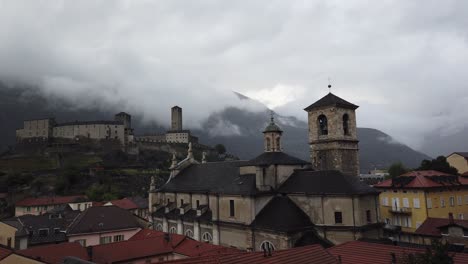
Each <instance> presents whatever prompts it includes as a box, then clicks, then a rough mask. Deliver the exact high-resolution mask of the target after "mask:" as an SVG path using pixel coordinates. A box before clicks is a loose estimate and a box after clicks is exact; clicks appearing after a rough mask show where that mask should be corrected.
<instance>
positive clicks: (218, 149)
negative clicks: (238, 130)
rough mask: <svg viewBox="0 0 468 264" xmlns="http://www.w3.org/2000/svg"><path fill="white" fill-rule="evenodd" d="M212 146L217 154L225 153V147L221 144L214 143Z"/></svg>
mask: <svg viewBox="0 0 468 264" xmlns="http://www.w3.org/2000/svg"><path fill="white" fill-rule="evenodd" d="M214 148H215V150H216V152H218V154H220V155H222V154H226V147H225V146H224V145H223V144H216V146H215V147H214Z"/></svg>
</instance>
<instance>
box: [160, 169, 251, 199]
mask: <svg viewBox="0 0 468 264" xmlns="http://www.w3.org/2000/svg"><path fill="white" fill-rule="evenodd" d="M243 163H245V161H223V162H208V163H202V164H192V165H190V166H188V167H187V168H185V169H183V170H182V171H181V172H179V174H177V175H176V176H175V177H174V178H172V179H171V180H170V181H169V182H168V183H166V184H165V185H164V186H163V187H161V189H160V191H164V192H193V193H195V192H196V193H207V192H210V193H222V194H238V195H251V194H255V193H256V187H255V177H254V176H253V175H239V166H240V165H241V164H243Z"/></svg>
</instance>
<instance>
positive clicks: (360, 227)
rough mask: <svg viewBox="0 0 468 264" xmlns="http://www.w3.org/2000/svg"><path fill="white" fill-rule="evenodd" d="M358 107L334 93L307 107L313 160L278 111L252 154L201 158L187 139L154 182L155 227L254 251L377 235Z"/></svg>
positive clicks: (374, 193)
mask: <svg viewBox="0 0 468 264" xmlns="http://www.w3.org/2000/svg"><path fill="white" fill-rule="evenodd" d="M356 108H357V106H356V105H354V104H351V103H349V102H346V101H345V100H343V99H341V98H339V97H337V96H335V95H333V94H331V93H330V94H328V95H327V96H325V97H323V98H322V99H320V100H319V101H317V102H316V103H314V104H312V105H311V106H309V107H307V108H306V111H307V112H308V116H309V139H310V147H311V158H312V161H313V162H312V165H311V164H310V163H309V162H307V161H304V160H301V159H298V158H295V157H293V156H290V155H288V154H286V153H285V152H283V147H282V144H281V137H282V134H283V132H282V130H281V128H280V127H278V125H277V124H276V123H275V122H274V119H273V117H272V118H271V121H270V122H269V124H267V126H266V128H265V130H264V131H263V135H264V152H263V153H261V154H260V155H259V156H257V157H256V158H254V159H251V160H248V161H226V162H206V161H202V162H201V163H200V162H199V161H197V160H195V159H194V157H193V151H192V146H191V144H190V143H189V149H188V155H187V158H185V159H184V160H182V161H180V162H177V161H176V160H175V155H174V157H173V162H172V166H171V175H170V178H169V180H168V181H167V183H166V184H165V185H163V186H162V187H161V188H159V189H156V188H155V185H154V182H152V184H151V187H150V193H149V208H150V213H151V219H150V221H151V222H152V224H153V227H154V228H155V229H157V230H161V231H164V232H169V233H177V234H183V235H187V236H189V237H192V238H194V239H195V240H197V241H205V242H209V243H213V244H215V245H223V246H230V247H236V248H239V249H248V250H255V251H257V250H262V248H274V249H275V250H279V249H287V248H292V247H297V246H301V245H307V244H311V243H317V242H319V243H322V244H324V245H330V244H339V243H343V242H346V241H351V240H355V239H359V238H363V237H366V238H378V237H379V236H380V233H381V232H380V230H381V228H380V224H379V220H378V219H379V211H378V191H376V190H375V189H373V188H371V187H369V186H367V185H366V184H364V183H362V182H360V180H359V171H358V168H359V161H358V155H357V154H358V152H357V151H358V141H357V135H356V118H355V109H356ZM311 167H312V168H311Z"/></svg>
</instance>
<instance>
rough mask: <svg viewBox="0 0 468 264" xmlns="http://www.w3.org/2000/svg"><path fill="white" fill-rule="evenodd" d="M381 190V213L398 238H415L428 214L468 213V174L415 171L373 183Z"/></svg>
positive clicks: (436, 216)
mask: <svg viewBox="0 0 468 264" xmlns="http://www.w3.org/2000/svg"><path fill="white" fill-rule="evenodd" d="M374 187H375V188H377V189H378V190H380V191H381V193H380V213H381V217H382V219H383V220H384V221H385V222H386V223H387V227H388V228H389V231H390V234H389V235H390V236H391V237H393V238H394V239H395V240H400V239H401V240H402V241H406V242H417V241H412V240H413V239H414V238H413V233H414V232H415V231H416V229H418V228H419V227H420V226H421V225H422V224H423V222H424V221H426V219H428V218H447V217H448V215H449V213H452V214H453V216H454V217H455V218H456V219H464V218H465V217H467V216H468V215H467V214H468V178H466V177H462V176H457V175H450V174H447V173H443V172H438V171H433V170H428V171H412V172H408V173H405V174H403V175H401V176H399V177H396V178H393V179H388V180H385V181H383V182H381V183H379V184H376V185H374Z"/></svg>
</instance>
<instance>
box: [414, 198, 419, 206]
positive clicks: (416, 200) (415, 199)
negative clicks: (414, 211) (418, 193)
mask: <svg viewBox="0 0 468 264" xmlns="http://www.w3.org/2000/svg"><path fill="white" fill-rule="evenodd" d="M413 207H414V208H421V206H420V205H419V198H414V199H413Z"/></svg>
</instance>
